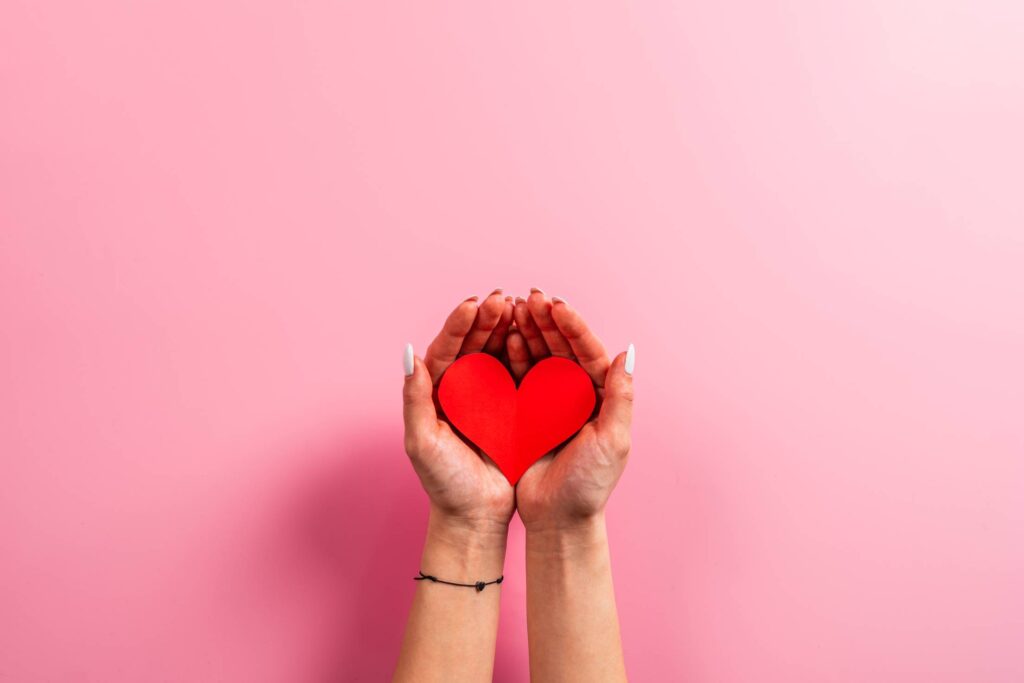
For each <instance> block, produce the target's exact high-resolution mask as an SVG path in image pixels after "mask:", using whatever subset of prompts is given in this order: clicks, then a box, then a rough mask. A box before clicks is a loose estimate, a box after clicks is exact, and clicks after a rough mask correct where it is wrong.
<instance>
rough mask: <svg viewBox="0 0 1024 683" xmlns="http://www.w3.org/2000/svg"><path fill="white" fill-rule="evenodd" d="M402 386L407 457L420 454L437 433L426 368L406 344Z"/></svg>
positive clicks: (428, 375) (435, 416) (428, 374)
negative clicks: (403, 382) (403, 383)
mask: <svg viewBox="0 0 1024 683" xmlns="http://www.w3.org/2000/svg"><path fill="white" fill-rule="evenodd" d="M403 364H404V370H405V385H404V386H403V387H402V415H403V417H404V418H405V451H406V453H408V454H409V455H410V456H415V455H417V454H419V453H422V452H423V450H424V448H425V443H426V441H427V440H428V439H430V438H432V437H433V435H434V434H435V433H436V431H437V413H436V412H435V410H434V399H433V389H434V384H433V382H431V381H430V372H429V371H428V370H427V366H426V364H425V363H424V362H423V361H421V360H420V359H419V358H417V357H416V356H415V355H413V350H412V344H406V346H405V356H404V358H403Z"/></svg>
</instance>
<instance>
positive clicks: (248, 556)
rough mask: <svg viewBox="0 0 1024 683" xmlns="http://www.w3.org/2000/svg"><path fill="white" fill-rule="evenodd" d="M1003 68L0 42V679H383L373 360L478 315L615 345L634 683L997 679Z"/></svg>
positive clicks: (708, 21)
mask: <svg viewBox="0 0 1024 683" xmlns="http://www.w3.org/2000/svg"><path fill="white" fill-rule="evenodd" d="M1022 34H1024V4H1022V3H1020V2H1016V1H1013V0H1002V1H997V0H982V1H979V0H972V1H970V2H968V1H967V0H963V1H962V2H956V1H953V0H939V1H934V0H933V1H930V2H909V1H899V0H898V1H893V0H876V1H874V2H870V1H869V2H863V1H858V2H854V1H843V2H831V3H818V2H786V1H783V0H771V1H768V2H735V1H732V2H730V1H726V2H675V3H670V2H643V1H640V2H637V1H630V2H625V1H623V2H568V3H564V2H533V1H527V2H517V3H488V2H484V3H480V2H472V3H470V2H467V3H450V2H445V3H435V2H390V1H383V2H382V1H376V0H375V1H373V2H369V1H367V2H361V3H342V2H326V1H321V2H304V3H284V2H281V3H272V2H252V1H250V0H247V1H245V2H242V1H240V0H239V1H234V2H198V1H195V0H185V1H176V2H145V3H143V2H134V3H133V2H110V1H98V2H88V3H84V2H45V1H38V0H5V2H4V3H3V4H2V6H0V222H2V223H0V225H2V232H0V458H2V470H0V681H5V682H6V681H12V682H18V683H21V682H25V683H29V682H37V681H97V682H122V681H123V682H129V681H232V682H233V681H239V682H241V681H245V682H246V683H259V682H262V681H267V682H277V681H281V682H289V683H292V682H306V681H309V682H319V681H380V680H384V679H385V678H386V677H387V676H388V674H389V673H390V670H391V667H392V663H393V660H394V658H395V654H396V650H397V647H398V644H399V640H400V636H401V629H402V623H403V620H404V617H405V610H406V609H407V606H408V602H409V599H410V596H411V594H412V592H413V587H414V584H413V582H412V581H411V580H410V578H411V577H412V576H413V575H414V574H415V572H416V570H417V569H418V563H417V559H418V555H419V551H420V543H421V540H422V533H423V527H424V520H425V501H424V497H423V495H422V494H421V493H420V491H419V489H418V485H417V482H416V480H415V477H414V476H413V474H412V472H411V470H410V468H409V467H408V464H407V462H406V456H405V455H404V454H403V452H402V443H401V422H400V403H399V392H400V386H401V363H400V356H401V351H402V346H403V345H404V343H405V342H406V341H412V342H414V343H415V344H416V346H417V348H418V349H419V350H420V352H422V350H423V349H424V348H425V346H426V344H427V343H428V341H429V340H430V338H431V337H432V335H433V334H434V333H435V332H436V330H437V329H438V327H439V325H440V323H441V321H442V318H443V317H444V316H445V315H446V313H447V312H448V310H449V309H450V308H451V307H452V306H453V305H454V304H455V303H456V302H457V301H459V300H461V299H462V298H464V297H466V296H468V295H471V294H485V293H487V292H488V291H489V290H490V289H491V288H493V287H495V286H504V287H505V288H506V289H507V291H508V292H509V293H513V294H515V293H526V292H527V291H528V288H529V287H530V286H539V287H542V288H544V289H545V290H547V291H548V292H549V293H551V294H555V295H561V296H563V297H565V298H567V299H568V300H569V301H570V302H571V303H572V304H574V305H575V306H576V307H577V308H579V309H580V310H581V311H583V312H584V314H585V315H586V316H587V318H588V319H589V321H590V322H591V323H592V325H593V327H594V328H595V329H596V330H597V331H598V332H599V334H600V335H601V336H602V337H603V338H604V340H605V341H606V343H607V345H608V347H609V349H610V350H612V351H619V350H622V349H623V348H624V347H625V346H626V344H627V343H629V342H634V343H635V344H636V346H637V351H638V362H637V370H636V389H637V396H638V398H637V404H636V424H635V439H634V451H633V456H632V459H631V462H630V465H629V468H628V470H627V472H626V475H625V477H624V479H623V480H622V482H621V485H620V487H619V490H617V491H616V493H615V496H614V498H613V501H612V504H611V506H610V510H609V519H610V527H611V536H612V543H613V553H614V571H615V578H616V588H617V594H618V600H619V608H620V611H621V617H622V629H623V638H624V645H625V651H626V657H627V663H628V667H629V671H630V673H631V675H632V677H633V679H634V680H637V681H708V682H711V681H714V682H733V681H735V682H747V681H762V682H769V683H770V682H776V681H778V682H783V681H785V682H804V681H806V682H812V681H813V682H817V681H843V682H855V681H856V682H859V681H900V682H904V681H908V682H918V681H920V682H928V683H942V682H946V681H949V682H953V681H956V682H965V681H970V682H972V683H997V682H1000V683H1003V682H1005V683H1010V682H1016V681H1021V680H1024V535H1022V528H1024V427H1022V424H1021V423H1022V417H1021V415H1022V413H1024V389H1022V386H1024V359H1022V349H1024V303H1022V302H1024V208H1022V207H1024V199H1022V196H1024V195H1022V189H1021V183H1022V176H1024V162H1022V159H1024V134H1022V126H1021V122H1022V121H1024V41H1022V40H1021V36H1022ZM522 542H523V534H522V529H521V526H520V525H519V523H518V520H517V521H516V522H515V523H514V528H513V532H512V539H511V547H510V551H509V556H508V563H507V567H506V576H507V582H506V583H505V584H504V587H503V594H504V595H503V600H504V602H503V613H502V621H501V633H500V638H499V642H498V655H497V671H496V680H499V681H505V682H512V681H523V680H526V678H527V661H526V645H525V637H526V631H525V621H524V605H523V599H524V577H523V568H522V560H523V557H522V555H523V553H522Z"/></svg>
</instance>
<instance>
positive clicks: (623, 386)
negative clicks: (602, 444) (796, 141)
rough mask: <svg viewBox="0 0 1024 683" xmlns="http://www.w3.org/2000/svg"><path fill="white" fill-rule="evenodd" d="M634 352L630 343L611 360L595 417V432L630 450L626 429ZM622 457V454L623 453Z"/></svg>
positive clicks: (630, 418)
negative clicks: (602, 398) (599, 408)
mask: <svg viewBox="0 0 1024 683" xmlns="http://www.w3.org/2000/svg"><path fill="white" fill-rule="evenodd" d="M635 363H636V349H635V348H634V347H633V345H632V344H630V345H629V348H628V350H626V351H625V352H623V353H620V354H619V355H617V356H616V357H615V360H613V361H612V364H611V366H610V367H609V368H608V373H607V375H606V376H605V380H604V401H602V403H601V412H599V413H598V415H597V431H598V434H600V435H601V436H602V437H603V438H607V439H608V440H609V441H610V442H611V443H618V444H623V445H624V449H621V450H625V451H628V450H629V427H630V424H631V423H632V422H633V365H634V364H635ZM623 455H625V453H623Z"/></svg>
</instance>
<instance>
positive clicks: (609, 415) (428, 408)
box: [403, 288, 635, 531]
mask: <svg viewBox="0 0 1024 683" xmlns="http://www.w3.org/2000/svg"><path fill="white" fill-rule="evenodd" d="M477 352H483V353H488V354H490V355H492V356H494V357H496V358H497V359H498V360H500V361H501V362H502V363H503V364H504V365H505V366H506V367H507V368H508V369H509V372H510V373H511V374H512V376H513V377H514V378H515V380H516V383H517V384H518V382H519V381H520V380H521V379H522V378H523V376H524V375H526V373H527V372H528V371H529V370H530V368H531V367H532V366H533V365H534V364H536V363H538V362H540V361H541V360H543V359H544V358H547V357H548V356H561V357H564V358H569V359H571V360H574V361H575V362H577V363H579V365H580V366H581V367H582V368H583V369H584V370H585V371H586V372H587V374H588V375H589V376H590V378H591V379H592V380H593V382H594V389H595V392H596V394H597V406H596V408H595V411H594V415H593V416H592V418H591V419H590V420H589V421H588V422H587V423H586V424H585V425H584V426H583V427H582V429H580V431H579V432H577V434H576V436H574V437H573V438H572V439H570V440H569V441H568V442H566V443H564V444H563V445H562V446H561V447H560V448H559V449H558V450H557V451H555V452H552V453H549V454H547V455H545V456H544V457H542V458H540V459H539V460H538V461H537V462H536V463H534V464H533V465H532V466H531V467H530V468H529V469H528V470H527V471H526V472H525V473H524V474H523V476H522V477H521V478H520V480H519V481H518V482H517V484H516V485H515V486H514V487H513V486H512V485H510V484H509V482H508V480H507V479H506V478H505V476H504V475H503V474H502V473H501V471H500V470H499V469H498V467H497V466H496V465H495V464H494V462H493V461H491V459H490V458H488V457H487V454H486V453H482V452H481V451H480V449H478V448H477V447H476V446H474V445H473V444H472V443H469V442H467V441H464V440H463V439H462V438H461V437H460V436H459V435H458V433H457V432H456V431H454V430H453V429H452V427H451V425H449V424H448V422H447V421H446V420H445V418H444V415H443V414H442V411H441V409H440V406H439V405H438V403H437V400H436V391H435V388H436V386H437V384H438V381H439V380H440V378H441V375H443V374H444V371H445V370H446V369H447V368H448V366H450V365H451V364H452V363H454V362H455V360H456V359H457V358H459V357H460V356H463V355H466V354H468V353H477ZM634 359H635V352H634V350H633V346H632V344H630V346H629V349H628V350H627V351H624V352H622V353H620V354H618V355H617V356H616V357H615V358H614V360H612V359H609V357H608V353H607V352H606V351H605V348H604V345H603V344H602V343H601V340H600V339H598V338H597V336H596V335H595V334H594V333H593V332H592V331H591V330H590V329H589V328H588V327H587V324H586V323H585V322H584V320H583V318H582V317H581V316H580V314H579V313H578V312H577V311H576V310H575V309H573V308H572V307H571V306H569V304H568V303H566V302H565V301H564V300H563V299H560V298H558V297H552V298H548V297H547V296H546V295H545V294H544V292H543V291H541V290H539V289H536V288H535V289H532V290H531V291H530V295H529V297H527V298H525V299H523V298H522V297H516V298H515V299H513V297H511V296H506V295H505V294H504V293H503V291H502V290H501V289H496V290H495V291H494V292H492V293H491V294H490V295H488V296H487V297H486V298H484V300H483V301H480V300H479V298H478V297H476V296H473V297H470V298H468V299H466V300H465V301H463V302H462V303H460V304H459V305H458V306H456V307H455V310H453V311H452V312H451V314H450V315H449V316H448V319H447V320H446V321H445V323H444V327H443V328H442V329H441V332H440V333H439V334H438V335H437V337H436V338H435V339H434V340H433V341H432V342H431V343H430V345H429V346H428V347H427V351H426V354H424V356H423V358H422V359H421V358H419V357H417V356H415V355H414V353H413V349H412V345H411V344H410V345H408V346H407V347H406V350H405V359H404V360H405V374H406V378H405V386H404V391H403V394H404V416H405V450H406V452H407V453H408V455H409V458H410V459H411V461H412V464H413V467H414V468H415V470H416V473H417V475H419V478H420V481H421V482H422V484H423V488H424V490H425V491H426V492H427V495H428V496H429V498H430V503H431V507H432V514H437V515H440V516H441V517H443V518H445V519H446V520H447V521H451V522H454V523H457V524H460V525H465V526H469V527H473V528H481V529H501V528H507V526H508V523H509V521H510V520H511V518H512V514H513V512H514V511H515V510H516V509H518V511H519V516H520V518H521V519H522V521H523V524H524V526H525V527H526V529H527V530H528V531H529V530H531V529H534V530H552V531H556V530H559V529H562V528H571V527H573V526H574V525H578V524H583V523H586V522H587V521H589V520H591V519H593V518H594V517H595V516H597V515H600V514H602V513H603V511H604V507H605V504H606V503H607V501H608V497H609V496H610V494H611V492H612V489H613V488H614V487H615V484H616V482H617V481H618V480H619V476H620V475H621V474H622V470H623V468H624V467H625V464H626V459H627V456H628V454H629V449H630V422H631V419H632V403H633V378H632V373H633V364H634Z"/></svg>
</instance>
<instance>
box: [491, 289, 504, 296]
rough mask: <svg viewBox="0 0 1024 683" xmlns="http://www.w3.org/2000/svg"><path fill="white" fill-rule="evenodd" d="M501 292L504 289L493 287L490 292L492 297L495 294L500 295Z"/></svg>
mask: <svg viewBox="0 0 1024 683" xmlns="http://www.w3.org/2000/svg"><path fill="white" fill-rule="evenodd" d="M503 291H505V288H504V287H495V288H494V291H493V292H491V296H494V295H495V294H501V293H502V292H503Z"/></svg>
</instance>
